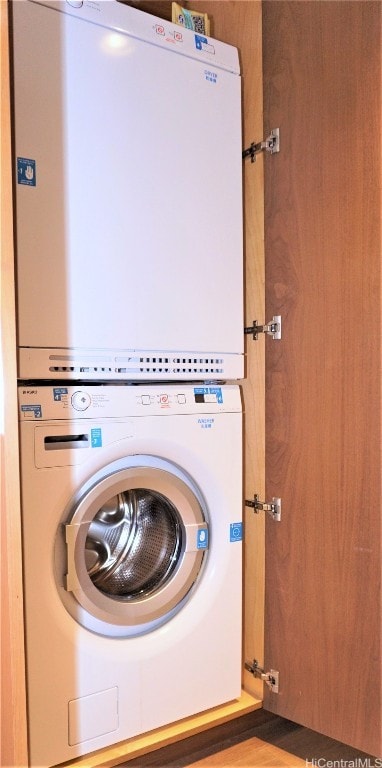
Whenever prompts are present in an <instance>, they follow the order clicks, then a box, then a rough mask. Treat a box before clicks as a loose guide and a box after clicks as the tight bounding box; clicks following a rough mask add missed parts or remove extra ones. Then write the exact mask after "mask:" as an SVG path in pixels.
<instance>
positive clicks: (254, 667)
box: [244, 659, 279, 693]
mask: <svg viewBox="0 0 382 768" xmlns="http://www.w3.org/2000/svg"><path fill="white" fill-rule="evenodd" d="M244 666H245V669H247V670H248V672H251V674H252V675H253V676H254V677H258V678H259V679H260V680H264V683H265V684H266V685H267V686H268V688H269V689H270V690H271V691H273V693H278V692H279V673H278V672H277V671H276V670H275V669H270V670H269V672H265V671H264V669H262V667H260V666H259V662H258V661H257V660H256V659H254V660H253V661H252V662H250V661H246V662H245V663H244Z"/></svg>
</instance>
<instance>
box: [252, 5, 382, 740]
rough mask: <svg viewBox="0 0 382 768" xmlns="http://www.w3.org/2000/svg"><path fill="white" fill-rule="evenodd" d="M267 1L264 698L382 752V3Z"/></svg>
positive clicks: (317, 726)
mask: <svg viewBox="0 0 382 768" xmlns="http://www.w3.org/2000/svg"><path fill="white" fill-rule="evenodd" d="M263 9H264V12H263V14H264V15H263V28H264V40H263V45H264V93H265V122H266V125H267V127H268V128H273V127H276V126H279V127H280V136H281V152H280V155H277V156H275V157H274V158H272V162H270V163H267V166H266V167H267V171H266V178H265V185H266V208H265V211H266V213H265V216H266V304H267V315H268V316H272V315H273V314H281V315H282V317H283V339H282V341H281V342H277V343H276V342H272V341H271V340H269V342H267V353H266V355H267V379H266V392H267V394H266V434H267V443H266V476H267V495H268V496H273V495H274V496H281V497H282V503H283V510H282V518H283V519H282V522H281V523H278V524H274V523H273V522H272V521H269V523H267V526H266V527H267V531H266V614H265V621H266V664H267V666H271V667H273V668H274V669H278V670H279V671H280V694H279V695H275V694H270V693H267V695H266V706H267V707H268V708H269V709H271V710H272V711H273V712H276V713H279V714H282V715H283V716H285V717H288V718H290V719H292V720H295V721H296V722H299V723H302V724H304V725H307V726H309V727H311V728H313V729H315V730H318V731H320V732H322V733H326V734H328V735H329V736H332V737H333V738H336V739H339V740H341V741H343V742H346V743H348V744H352V745H353V746H355V747H357V748H358V749H363V750H365V751H367V752H371V753H372V754H376V755H379V754H381V752H382V741H381V740H382V737H381V733H382V728H381V595H380V573H381V452H380V437H381V434H380V430H381V404H380V403H381V325H380V324H381V219H380V213H381V208H380V204H381V199H380V178H381V176H380V174H381V156H380V146H381V144H380V142H381V130H380V129H381V90H380V88H381V10H382V6H381V4H380V3H374V2H366V3H365V2H347V1H346V0H345V1H344V2H315V3H311V2H286V1H285V2H268V0H265V2H264V3H263Z"/></svg>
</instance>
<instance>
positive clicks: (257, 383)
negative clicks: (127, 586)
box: [191, 0, 265, 697]
mask: <svg viewBox="0 0 382 768" xmlns="http://www.w3.org/2000/svg"><path fill="white" fill-rule="evenodd" d="M191 7H192V8H196V9H199V10H204V11H205V12H206V13H208V14H209V15H210V17H211V25H212V32H213V35H214V36H215V37H216V38H218V39H220V40H224V41H225V42H227V43H230V44H231V45H234V46H236V47H237V48H238V49H239V55H240V65H241V72H242V83H243V92H242V99H243V147H244V146H245V147H247V146H249V145H250V144H251V142H252V141H256V142H257V141H260V140H261V139H262V138H263V83H262V17H261V3H260V2H258V1H257V0H251V2H247V1H246V0H244V1H242V0H234V1H233V2H228V1H226V0H212V2H211V1H210V2H199V3H197V2H193V3H192V4H191ZM222 162H224V159H223V158H222ZM243 171H244V174H243V175H244V187H243V189H244V256H245V307H246V308H245V325H247V326H250V325H252V321H253V320H254V319H257V320H258V322H260V323H262V322H265V317H264V175H263V158H262V157H259V158H258V159H257V161H256V163H251V162H250V161H246V162H245V164H244V166H243ZM264 350H265V347H264V339H259V341H258V342H254V341H252V337H248V338H247V341H246V378H245V380H244V381H243V383H242V390H243V405H244V427H245V429H244V494H245V498H248V499H252V498H253V495H254V493H258V494H260V495H261V496H263V494H264V490H265V489H264V428H265V425H264V422H265V415H264V413H265V411H264V386H265V373H264V367H265V364H264V358H265V355H264ZM243 635H244V641H243V642H244V647H243V653H244V657H245V659H249V660H252V659H253V658H257V660H258V661H259V662H260V663H262V661H263V654H264V518H263V517H261V516H257V515H254V514H253V512H252V511H251V510H248V509H246V510H245V542H244V625H243ZM244 687H245V689H246V690H248V691H250V692H252V693H253V694H254V695H255V696H258V697H262V689H263V685H262V683H261V682H260V681H259V680H255V679H254V678H253V677H252V675H250V673H248V672H244Z"/></svg>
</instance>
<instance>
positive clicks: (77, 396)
mask: <svg viewBox="0 0 382 768" xmlns="http://www.w3.org/2000/svg"><path fill="white" fill-rule="evenodd" d="M18 397H19V417H20V420H21V421H26V420H29V421H36V420H42V421H44V420H47V419H49V420H50V419H57V420H59V419H72V418H73V419H97V420H98V419H100V418H118V419H124V418H126V417H132V416H144V415H146V414H147V415H149V414H150V416H155V415H157V416H162V415H165V414H166V413H167V414H168V415H176V414H192V413H193V414H208V413H218V412H221V411H230V412H233V411H241V397H240V389H239V387H238V386H237V385H227V384H226V385H220V386H219V385H216V384H215V385H212V384H211V385H199V386H193V385H192V384H184V385H182V384H181V385H178V384H175V385H171V384H168V385H167V384H165V385H164V386H163V384H156V385H149V384H147V385H146V384H145V385H141V384H139V385H127V384H126V385H123V384H115V385H114V384H99V385H92V384H84V385H81V384H80V383H78V384H77V385H73V386H65V385H64V384H61V385H60V386H52V384H45V385H40V384H33V383H30V382H25V383H24V384H22V383H20V385H19V388H18Z"/></svg>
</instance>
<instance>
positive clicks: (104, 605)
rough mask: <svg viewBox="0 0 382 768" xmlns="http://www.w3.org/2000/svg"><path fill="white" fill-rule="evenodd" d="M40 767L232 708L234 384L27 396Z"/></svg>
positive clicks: (237, 537) (27, 565) (237, 619)
mask: <svg viewBox="0 0 382 768" xmlns="http://www.w3.org/2000/svg"><path fill="white" fill-rule="evenodd" d="M19 417H20V438H21V477H22V519H23V554H24V580H25V612H26V654H27V692H28V723H29V740H30V754H31V764H32V765H33V766H42V765H44V766H50V765H55V764H57V763H60V762H62V761H65V760H69V759H71V758H74V757H75V756H77V755H81V754H85V753H88V752H91V751H93V750H96V749H99V748H101V747H104V746H106V745H110V744H113V743H115V742H118V741H121V740H124V739H127V738H128V737H131V736H134V735H136V734H139V733H143V732H147V731H150V730H152V729H154V728H157V727H159V726H161V725H163V724H166V723H170V722H173V721H176V720H179V719H181V718H184V717H186V716H188V715H192V714H194V713H196V712H199V711H202V710H205V709H207V708H210V707H214V706H216V705H219V704H221V703H223V702H225V701H228V700H231V699H235V698H237V697H238V696H239V695H240V687H241V607H242V606H241V602H242V595H241V557H242V547H241V539H242V522H241V519H242V473H241V466H242V463H241V452H242V437H241V433H242V414H241V399H240V392H239V388H238V387H237V386H229V385H226V386H222V387H219V386H205V387H201V386H195V387H194V386H192V385H191V384H188V385H184V386H183V385H182V384H178V385H150V386H148V385H147V386H146V385H141V386H139V387H138V386H127V385H123V384H120V385H108V386H107V385H106V386H103V385H95V384H92V385H88V386H63V385H62V384H60V386H53V385H52V384H50V385H45V386H34V385H33V384H29V383H28V384H26V385H22V386H20V387H19Z"/></svg>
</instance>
